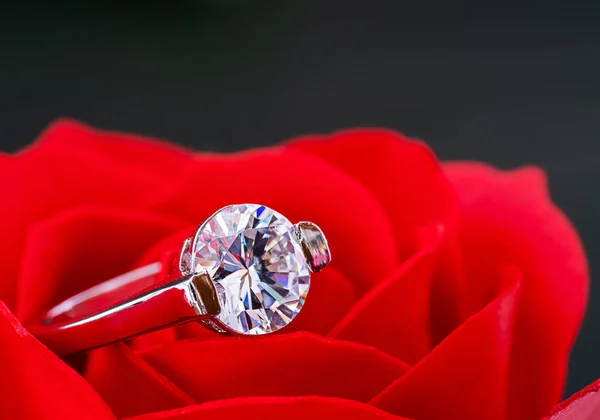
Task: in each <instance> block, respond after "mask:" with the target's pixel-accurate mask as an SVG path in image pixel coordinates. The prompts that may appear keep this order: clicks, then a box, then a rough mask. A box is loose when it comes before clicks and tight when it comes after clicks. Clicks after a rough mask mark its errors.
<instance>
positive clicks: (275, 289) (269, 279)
mask: <svg viewBox="0 0 600 420" xmlns="http://www.w3.org/2000/svg"><path fill="white" fill-rule="evenodd" d="M191 267H192V270H193V271H195V272H201V271H203V270H206V271H207V272H208V273H209V274H210V276H211V277H212V279H213V282H214V284H215V288H216V290H217V295H218V298H219V303H220V305H221V313H220V314H219V315H218V316H217V319H218V320H219V321H220V322H221V323H222V324H223V325H224V326H225V327H226V328H227V329H229V330H231V331H233V332H235V333H238V334H267V333H271V332H274V331H277V330H278V329H280V328H282V327H284V326H286V325H287V324H288V323H289V322H290V321H291V320H292V319H293V318H294V317H295V316H296V315H297V314H298V312H300V309H302V305H303V304H304V300H305V298H306V294H307V292H308V288H309V285H310V273H309V270H308V264H307V261H306V257H305V256H304V253H303V251H302V246H301V245H300V243H299V242H298V237H297V234H296V229H295V227H294V225H292V224H291V223H290V221H289V220H287V219H286V218H285V217H283V216H282V215H281V214H279V213H277V212H275V211H273V210H271V209H269V208H268V207H265V206H260V205H256V204H242V205H233V206H228V207H225V208H223V209H221V210H219V211H218V212H217V213H215V214H214V215H213V216H211V217H210V218H209V219H208V220H207V221H206V222H205V223H204V224H203V225H202V226H201V227H200V229H199V230H198V232H197V233H196V237H195V239H194V244H193V247H192V255H191Z"/></svg>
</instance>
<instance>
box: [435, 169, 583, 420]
mask: <svg viewBox="0 0 600 420" xmlns="http://www.w3.org/2000/svg"><path fill="white" fill-rule="evenodd" d="M445 169H446V172H447V173H448V176H449V177H450V179H451V180H452V182H453V183H454V185H455V187H456V190H457V192H458V194H459V196H460V197H461V201H462V221H461V242H462V249H463V254H464V261H465V271H466V274H467V287H468V290H469V294H468V297H470V298H471V302H470V307H471V309H476V308H477V307H479V306H480V305H481V304H482V303H483V302H485V301H486V300H488V299H489V296H490V295H493V294H494V291H495V288H496V285H494V284H487V283H486V282H482V281H481V276H482V274H483V273H487V272H491V271H493V270H494V269H496V267H498V265H499V264H502V263H505V262H510V263H512V264H514V265H516V266H518V267H519V268H521V269H522V270H523V279H524V282H523V288H522V291H521V293H520V296H519V301H518V316H517V319H516V326H515V336H514V337H513V352H512V356H511V368H510V383H509V390H508V392H509V402H508V414H507V416H508V418H510V419H511V420H512V419H514V420H520V419H523V420H524V419H532V418H540V417H542V416H543V415H544V414H545V413H547V412H548V411H549V410H550V409H551V408H552V406H554V404H555V403H556V401H558V400H559V399H560V396H561V393H562V389H563V385H564V380H565V368H566V364H567V358H568V354H569V351H570V349H571V345H572V343H573V341H574V339H575V335H576V333H577V330H578V328H579V325H580V323H581V320H582V316H583V312H584V309H585V303H586V296H587V288H588V273H587V264H586V260H585V256H584V251H583V249H582V246H581V243H580V241H579V238H578V237H577V234H576V232H575V230H574V229H573V227H572V226H571V224H570V223H569V222H568V220H567V219H566V218H565V216H564V215H563V214H562V213H561V212H560V211H559V210H558V209H557V208H556V207H555V206H554V205H553V204H552V203H551V202H550V201H549V200H548V194H547V190H546V184H545V179H544V176H543V173H542V172H541V171H540V170H538V169H535V168H524V169H520V170H516V171H510V172H502V171H499V170H496V169H493V168H491V167H489V166H486V165H483V164H475V163H453V164H447V165H446V166H445Z"/></svg>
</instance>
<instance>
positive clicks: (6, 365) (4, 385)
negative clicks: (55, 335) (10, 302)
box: [0, 302, 115, 420]
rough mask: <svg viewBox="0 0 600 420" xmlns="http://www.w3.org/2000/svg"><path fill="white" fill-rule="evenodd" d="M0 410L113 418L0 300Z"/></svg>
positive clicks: (22, 415)
mask: <svg viewBox="0 0 600 420" xmlns="http://www.w3.org/2000/svg"><path fill="white" fill-rule="evenodd" d="M0 343H2V345H1V348H0V372H2V374H1V375H0V413H1V417H2V418H4V419H36V420H44V419H48V420H50V419H57V418H60V419H114V418H115V417H114V416H113V414H112V413H111V411H110V409H109V408H108V407H107V406H106V405H105V404H104V402H103V401H102V399H101V398H100V397H99V396H98V394H96V393H95V392H94V390H93V389H92V388H91V387H90V386H89V385H88V384H87V383H86V382H85V380H84V379H83V378H82V377H80V376H79V375H78V374H77V373H76V372H75V371H74V370H73V369H71V368H70V367H69V366H67V365H66V364H65V363H64V362H62V361H61V360H60V359H59V358H58V357H56V356H55V355H54V354H52V353H51V352H50V351H48V349H47V348H45V347H44V346H42V345H41V344H40V343H39V342H38V341H37V340H36V339H35V338H33V337H32V336H31V335H30V334H29V333H28V332H27V330H25V328H23V327H22V326H21V324H20V323H19V321H17V319H16V318H15V317H14V316H13V315H12V314H11V313H10V312H9V310H8V308H7V307H6V306H5V305H4V304H3V303H2V302H0Z"/></svg>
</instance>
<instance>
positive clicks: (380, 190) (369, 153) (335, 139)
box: [287, 129, 458, 258]
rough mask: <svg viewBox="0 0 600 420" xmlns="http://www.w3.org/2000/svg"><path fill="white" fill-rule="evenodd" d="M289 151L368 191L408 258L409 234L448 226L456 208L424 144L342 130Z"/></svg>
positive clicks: (379, 133) (449, 188) (389, 134)
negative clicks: (315, 160) (306, 154)
mask: <svg viewBox="0 0 600 420" xmlns="http://www.w3.org/2000/svg"><path fill="white" fill-rule="evenodd" d="M287 147H289V148H292V149H297V150H302V151H305V152H309V153H311V154H313V155H315V156H318V157H319V158H321V159H324V160H326V161H327V162H329V163H331V164H332V165H334V166H335V167H336V168H339V169H340V170H342V171H343V172H344V173H346V174H348V175H350V176H351V177H352V178H353V179H355V180H357V181H359V182H360V183H361V184H362V185H364V186H365V187H366V189H367V190H368V191H369V193H370V194H372V195H373V196H374V197H375V198H376V199H377V201H378V202H379V203H380V204H381V205H382V206H383V209H384V211H385V213H386V214H387V216H388V218H389V221H390V223H391V225H392V226H393V229H394V236H395V238H396V243H397V247H398V250H399V251H400V252H401V254H402V255H403V256H404V257H405V258H406V257H408V256H410V254H411V252H412V244H407V243H406V238H409V237H410V234H411V232H412V231H413V230H414V229H415V228H418V227H421V226H431V225H433V224H437V223H441V224H443V225H452V222H453V221H454V220H455V218H456V215H457V211H458V206H457V204H458V203H457V200H456V196H455V194H454V191H453V189H452V185H451V184H450V183H449V182H448V180H447V179H446V177H445V175H444V173H443V171H442V169H441V168H440V165H439V163H438V161H437V159H436V157H435V155H434V154H433V153H432V152H431V150H430V149H429V148H428V147H427V146H426V145H425V144H423V143H420V142H418V141H414V140H411V139H408V138H407V137H404V136H402V135H400V134H398V133H394V132H392V131H387V130H381V129H358V130H349V131H342V132H339V133H334V134H332V135H330V136H327V137H326V139H325V140H316V139H315V138H314V137H307V138H306V139H299V140H295V141H292V142H290V143H288V144H287Z"/></svg>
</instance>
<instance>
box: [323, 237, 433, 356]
mask: <svg viewBox="0 0 600 420" xmlns="http://www.w3.org/2000/svg"><path fill="white" fill-rule="evenodd" d="M440 229H441V226H440V227H439V228H438V227H436V228H434V229H428V230H426V231H423V232H422V235H421V241H422V242H423V244H422V246H421V247H420V250H419V252H417V253H416V254H415V255H414V256H413V257H411V258H410V259H408V260H407V261H406V262H405V263H404V264H402V266H400V267H399V268H398V269H396V270H395V271H394V272H393V273H392V274H391V275H390V276H389V277H388V278H387V279H386V280H384V281H382V282H381V283H379V284H378V285H377V286H376V287H374V288H373V289H371V290H370V291H369V293H367V294H366V295H365V296H363V297H362V299H361V300H360V301H359V302H358V303H357V304H356V305H355V306H354V307H353V308H352V309H351V310H350V312H348V313H347V314H346V316H345V317H344V319H342V321H341V322H340V323H339V324H338V325H336V327H335V328H334V330H333V331H331V333H330V336H331V337H336V338H341V339H344V340H350V341H356V342H359V343H363V344H366V345H371V346H374V347H376V348H378V349H379V350H382V351H385V352H386V353H389V354H391V355H393V356H395V357H397V358H398V359H400V360H403V361H405V362H407V363H409V364H414V363H416V362H417V361H418V360H419V359H420V358H421V357H423V356H424V355H425V354H426V353H427V352H429V350H430V346H431V337H430V334H429V333H430V319H429V313H430V298H431V282H430V278H431V274H432V267H433V255H434V253H435V251H436V250H437V248H438V246H439V244H440V240H441V238H442V235H443V232H442V231H441V230H440Z"/></svg>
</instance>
